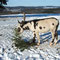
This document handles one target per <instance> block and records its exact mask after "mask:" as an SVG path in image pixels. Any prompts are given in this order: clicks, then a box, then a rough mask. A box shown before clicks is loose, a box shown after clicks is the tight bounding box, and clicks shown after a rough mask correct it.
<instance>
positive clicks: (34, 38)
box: [33, 32, 36, 43]
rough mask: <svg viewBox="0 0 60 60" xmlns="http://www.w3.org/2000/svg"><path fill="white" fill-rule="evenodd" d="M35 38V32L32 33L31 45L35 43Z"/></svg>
mask: <svg viewBox="0 0 60 60" xmlns="http://www.w3.org/2000/svg"><path fill="white" fill-rule="evenodd" d="M35 37H36V34H35V32H33V43H35Z"/></svg>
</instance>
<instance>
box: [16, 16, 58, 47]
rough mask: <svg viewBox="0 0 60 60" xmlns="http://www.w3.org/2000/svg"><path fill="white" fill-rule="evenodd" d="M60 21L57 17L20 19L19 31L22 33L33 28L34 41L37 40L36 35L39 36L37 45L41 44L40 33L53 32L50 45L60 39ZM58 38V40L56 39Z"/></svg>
mask: <svg viewBox="0 0 60 60" xmlns="http://www.w3.org/2000/svg"><path fill="white" fill-rule="evenodd" d="M58 25H59V21H58V19H56V18H55V17H49V18H43V19H34V20H30V21H21V22H20V21H18V27H17V29H18V32H20V33H22V32H23V31H24V30H31V31H32V32H33V42H35V37H37V40H38V42H37V46H39V45H40V40H41V39H40V36H39V32H40V33H46V32H49V31H50V32H51V35H52V40H51V42H50V46H51V45H53V44H55V45H56V44H57V41H58V34H57V29H58ZM55 39H56V41H54V40H55Z"/></svg>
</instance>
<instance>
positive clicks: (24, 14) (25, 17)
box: [23, 12, 26, 21]
mask: <svg viewBox="0 0 60 60" xmlns="http://www.w3.org/2000/svg"><path fill="white" fill-rule="evenodd" d="M23 14H24V16H23V19H24V21H25V18H26V17H25V12H23Z"/></svg>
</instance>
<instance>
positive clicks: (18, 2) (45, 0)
mask: <svg viewBox="0 0 60 60" xmlns="http://www.w3.org/2000/svg"><path fill="white" fill-rule="evenodd" d="M7 6H60V0H8V2H7Z"/></svg>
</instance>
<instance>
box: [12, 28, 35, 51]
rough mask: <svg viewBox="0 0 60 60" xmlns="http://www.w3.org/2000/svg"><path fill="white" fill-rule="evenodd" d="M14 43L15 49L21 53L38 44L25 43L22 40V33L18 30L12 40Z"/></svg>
mask: <svg viewBox="0 0 60 60" xmlns="http://www.w3.org/2000/svg"><path fill="white" fill-rule="evenodd" d="M12 40H13V41H14V44H15V47H17V49H18V48H19V49H20V50H21V51H24V50H25V49H29V47H31V46H34V45H36V43H31V42H30V40H29V42H25V41H24V40H23V39H22V38H21V35H20V33H18V31H17V28H15V29H14V37H13V39H12Z"/></svg>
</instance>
